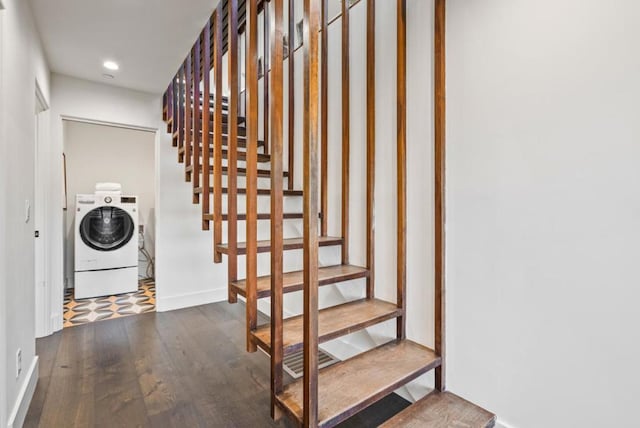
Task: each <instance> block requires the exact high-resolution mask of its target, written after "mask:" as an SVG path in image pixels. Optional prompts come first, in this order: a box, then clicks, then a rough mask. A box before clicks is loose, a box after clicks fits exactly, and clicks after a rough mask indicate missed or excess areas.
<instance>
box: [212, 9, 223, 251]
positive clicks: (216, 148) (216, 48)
mask: <svg viewBox="0 0 640 428" xmlns="http://www.w3.org/2000/svg"><path fill="white" fill-rule="evenodd" d="M222 16H223V10H222V2H220V3H219V4H218V9H217V10H216V12H215V17H216V18H215V39H214V43H213V52H214V53H213V56H214V63H215V64H214V67H213V71H214V75H215V79H214V83H215V85H216V88H215V107H214V108H213V112H214V119H213V128H214V133H213V135H214V136H213V254H214V256H213V261H214V262H215V263H221V262H222V253H220V252H219V251H218V250H217V248H218V245H219V244H221V243H222Z"/></svg>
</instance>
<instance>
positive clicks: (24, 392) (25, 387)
mask: <svg viewBox="0 0 640 428" xmlns="http://www.w3.org/2000/svg"><path fill="white" fill-rule="evenodd" d="M39 362H40V359H39V358H38V356H36V357H34V358H33V362H32V363H31V367H29V373H28V377H27V378H26V379H25V381H24V383H23V384H22V387H21V388H20V392H19V393H18V398H16V403H15V405H14V406H13V411H11V414H10V415H9V420H8V421H7V428H14V427H21V426H22V425H23V424H24V419H25V418H26V417H27V411H28V410H29V405H30V404H31V399H32V398H33V393H34V392H35V391H36V385H37V384H38V366H39Z"/></svg>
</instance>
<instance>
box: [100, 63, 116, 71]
mask: <svg viewBox="0 0 640 428" xmlns="http://www.w3.org/2000/svg"><path fill="white" fill-rule="evenodd" d="M102 65H103V66H104V68H106V69H107V70H113V71H116V70H118V69H119V68H120V66H119V65H118V63H116V62H114V61H105V62H104V63H103V64H102Z"/></svg>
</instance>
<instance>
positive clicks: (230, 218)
mask: <svg viewBox="0 0 640 428" xmlns="http://www.w3.org/2000/svg"><path fill="white" fill-rule="evenodd" d="M228 34H229V36H228V37H229V51H228V53H227V56H228V61H229V68H228V70H229V111H228V121H227V127H228V134H229V138H228V140H227V144H228V150H227V153H228V155H227V169H228V172H227V188H228V189H229V191H228V192H227V213H228V214H227V242H228V245H229V257H228V264H227V266H228V272H229V273H228V280H229V282H233V281H235V280H237V278H238V254H237V246H238V218H237V217H238V194H237V189H238V183H237V179H238V176H237V171H238V98H239V93H238V92H239V89H240V87H239V69H238V0H229V27H228ZM237 300H238V297H237V295H236V293H235V292H234V291H233V289H232V288H231V287H229V303H235V302H237Z"/></svg>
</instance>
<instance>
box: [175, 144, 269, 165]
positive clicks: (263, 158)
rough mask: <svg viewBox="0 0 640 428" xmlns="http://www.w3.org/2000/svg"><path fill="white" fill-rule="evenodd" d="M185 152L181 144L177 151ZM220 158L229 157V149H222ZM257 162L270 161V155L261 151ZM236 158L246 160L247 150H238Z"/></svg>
mask: <svg viewBox="0 0 640 428" xmlns="http://www.w3.org/2000/svg"><path fill="white" fill-rule="evenodd" d="M184 152H185V146H182V147H180V148H179V149H178V153H179V154H181V155H182V154H184ZM209 157H210V158H213V151H211V152H210V153H209ZM222 158H223V159H228V158H229V151H228V150H226V149H225V150H223V151H222ZM257 158H258V162H260V163H266V162H270V161H271V155H265V154H263V153H258V156H257ZM238 160H239V161H246V160H247V152H240V151H239V152H238Z"/></svg>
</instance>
